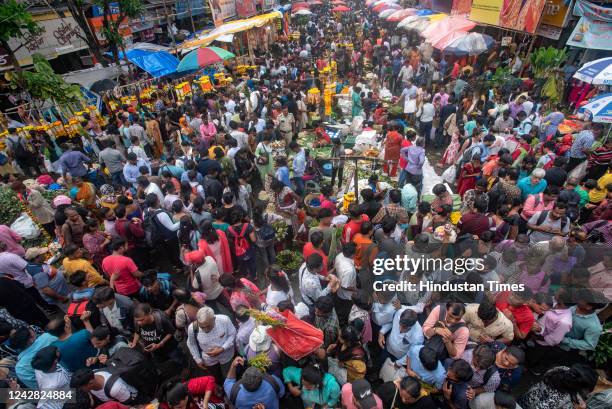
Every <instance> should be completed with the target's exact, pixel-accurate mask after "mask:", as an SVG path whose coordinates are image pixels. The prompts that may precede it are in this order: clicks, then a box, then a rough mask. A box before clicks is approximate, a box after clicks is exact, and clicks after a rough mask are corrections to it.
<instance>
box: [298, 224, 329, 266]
mask: <svg viewBox="0 0 612 409" xmlns="http://www.w3.org/2000/svg"><path fill="white" fill-rule="evenodd" d="M315 253H316V254H318V255H320V256H321V258H323V269H322V270H321V273H320V274H321V275H322V276H327V254H325V252H324V251H323V232H321V231H315V232H313V233H312V234H311V235H310V241H309V242H308V243H306V244H304V249H303V250H302V255H303V256H304V261H306V260H307V259H308V257H310V256H311V255H312V254H315Z"/></svg>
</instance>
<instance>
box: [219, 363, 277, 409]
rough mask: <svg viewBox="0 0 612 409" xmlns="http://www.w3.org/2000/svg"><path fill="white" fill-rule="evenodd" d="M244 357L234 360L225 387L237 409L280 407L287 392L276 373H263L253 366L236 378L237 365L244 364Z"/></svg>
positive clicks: (270, 408)
mask: <svg viewBox="0 0 612 409" xmlns="http://www.w3.org/2000/svg"><path fill="white" fill-rule="evenodd" d="M244 363H245V362H244V358H241V357H237V358H235V359H234V361H233V362H232V366H231V367H230V369H229V372H228V374H227V378H226V379H225V383H224V384H223V389H224V390H225V394H226V395H227V396H228V399H229V401H230V402H231V404H233V405H234V407H235V408H236V409H254V408H257V409H278V408H279V399H280V398H281V397H283V395H284V394H285V386H284V385H283V382H282V381H281V380H280V379H279V378H278V377H277V376H276V375H269V374H267V373H262V372H261V371H260V370H259V369H257V368H255V367H253V366H251V367H249V368H247V370H246V371H244V373H243V375H242V378H240V380H239V381H237V380H236V367H237V366H238V365H244Z"/></svg>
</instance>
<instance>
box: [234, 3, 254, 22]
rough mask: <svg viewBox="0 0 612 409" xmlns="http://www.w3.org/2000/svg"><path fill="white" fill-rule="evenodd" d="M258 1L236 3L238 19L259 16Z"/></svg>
mask: <svg viewBox="0 0 612 409" xmlns="http://www.w3.org/2000/svg"><path fill="white" fill-rule="evenodd" d="M256 1H257V0H238V1H237V2H236V14H238V17H241V18H245V17H252V16H254V15H255V14H257V5H256Z"/></svg>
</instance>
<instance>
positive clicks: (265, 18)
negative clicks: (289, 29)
mask: <svg viewBox="0 0 612 409" xmlns="http://www.w3.org/2000/svg"><path fill="white" fill-rule="evenodd" d="M282 17H283V14H282V13H281V12H280V11H273V12H271V13H267V14H262V15H260V16H255V17H251V18H247V19H244V20H236V21H230V22H229V23H225V24H223V25H222V26H219V27H217V28H215V29H214V30H212V31H209V32H208V33H206V34H204V35H201V36H199V37H198V38H196V39H194V40H191V41H186V42H184V43H183V44H181V45H179V46H178V48H179V49H182V50H184V49H193V48H196V47H202V46H206V45H208V44H210V43H212V42H213V41H214V40H216V39H217V38H218V37H221V36H224V35H228V34H235V33H240V32H242V31H246V30H250V29H252V28H254V27H262V26H264V25H265V24H267V23H268V22H270V21H273V20H276V19H277V18H282Z"/></svg>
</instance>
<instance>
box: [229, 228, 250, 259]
mask: <svg viewBox="0 0 612 409" xmlns="http://www.w3.org/2000/svg"><path fill="white" fill-rule="evenodd" d="M248 227H249V225H248V223H245V224H243V225H242V230H241V231H240V234H238V233H236V231H235V230H234V228H233V227H232V226H230V227H229V228H228V230H229V232H230V233H232V236H234V251H235V252H236V256H238V257H241V256H244V255H245V254H246V252H247V251H248V250H249V248H250V247H251V245H250V244H249V241H248V240H247V239H246V237H244V234H245V233H246V230H247V228H248Z"/></svg>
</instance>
